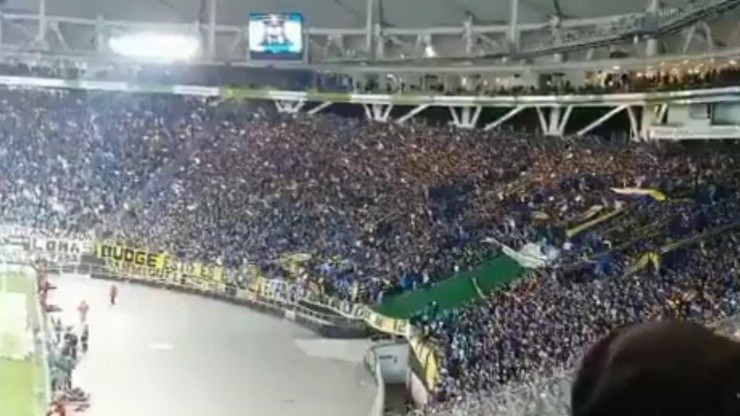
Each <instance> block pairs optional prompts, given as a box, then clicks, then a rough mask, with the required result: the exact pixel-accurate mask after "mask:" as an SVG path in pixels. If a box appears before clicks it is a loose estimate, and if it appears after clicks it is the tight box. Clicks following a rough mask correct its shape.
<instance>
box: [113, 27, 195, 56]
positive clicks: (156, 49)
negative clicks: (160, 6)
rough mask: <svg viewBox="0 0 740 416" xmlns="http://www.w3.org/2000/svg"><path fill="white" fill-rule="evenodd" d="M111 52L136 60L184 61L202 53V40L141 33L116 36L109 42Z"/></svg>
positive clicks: (186, 36) (177, 35)
mask: <svg viewBox="0 0 740 416" xmlns="http://www.w3.org/2000/svg"><path fill="white" fill-rule="evenodd" d="M108 45H109V46H110V48H111V50H112V51H113V52H115V53H117V54H119V55H124V56H130V57H134V58H145V59H156V60H165V61H182V60H187V59H192V58H194V57H196V56H197V55H198V52H199V51H200V38H199V37H197V36H192V35H184V34H176V33H169V34H168V33H156V32H140V33H127V34H122V35H118V36H114V37H112V38H110V39H109V40H108Z"/></svg>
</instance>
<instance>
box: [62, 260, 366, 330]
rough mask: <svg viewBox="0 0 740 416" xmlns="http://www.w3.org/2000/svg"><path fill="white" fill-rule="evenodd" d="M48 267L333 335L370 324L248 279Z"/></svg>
mask: <svg viewBox="0 0 740 416" xmlns="http://www.w3.org/2000/svg"><path fill="white" fill-rule="evenodd" d="M48 270H49V272H51V273H71V274H82V275H90V276H91V277H92V278H95V279H105V280H115V281H129V282H135V283H139V284H144V285H148V286H152V287H159V288H164V289H170V290H175V291H179V292H186V293H192V294H197V295H200V296H206V297H211V298H215V299H219V300H224V301H228V302H232V303H237V304H240V305H243V306H249V307H252V308H254V309H258V310H260V311H262V312H268V313H270V314H272V315H276V316H281V317H284V318H286V319H289V320H293V321H296V322H298V323H301V324H305V325H306V326H309V327H310V328H311V329H314V330H316V332H318V333H320V334H322V335H325V336H328V337H332V338H346V337H355V336H360V335H365V334H366V333H367V326H366V325H365V322H364V321H363V320H361V319H357V318H353V317H347V316H343V315H340V314H328V313H322V312H318V311H317V310H315V309H312V308H309V307H306V306H303V305H301V304H299V303H298V302H297V300H298V299H296V298H294V297H291V296H290V295H289V294H288V293H280V292H276V293H266V292H262V293H255V292H253V291H251V290H249V288H246V286H248V284H245V283H248V282H243V283H242V285H241V286H236V285H234V284H232V283H231V282H215V281H203V280H200V279H173V278H166V277H162V276H161V275H160V274H151V275H142V274H125V273H120V272H116V271H111V270H109V269H108V268H106V266H105V265H102V264H96V263H85V262H81V263H79V264H76V265H70V264H67V265H64V266H61V265H54V264H50V265H49V266H48Z"/></svg>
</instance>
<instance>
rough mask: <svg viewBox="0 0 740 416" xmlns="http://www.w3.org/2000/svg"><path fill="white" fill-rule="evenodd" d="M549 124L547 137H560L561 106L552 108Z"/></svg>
mask: <svg viewBox="0 0 740 416" xmlns="http://www.w3.org/2000/svg"><path fill="white" fill-rule="evenodd" d="M548 118H549V120H548V121H549V122H548V123H547V133H546V134H547V135H548V136H559V134H558V131H559V129H560V106H557V105H556V106H553V107H551V108H550V116H549V117H548Z"/></svg>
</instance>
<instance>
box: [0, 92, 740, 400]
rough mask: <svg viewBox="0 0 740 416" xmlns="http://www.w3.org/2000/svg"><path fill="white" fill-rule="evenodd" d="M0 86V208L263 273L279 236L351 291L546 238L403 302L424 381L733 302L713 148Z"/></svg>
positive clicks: (474, 376)
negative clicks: (433, 354) (483, 281)
mask: <svg viewBox="0 0 740 416" xmlns="http://www.w3.org/2000/svg"><path fill="white" fill-rule="evenodd" d="M2 104H3V107H4V109H5V111H4V112H3V114H2V115H0V143H2V146H0V219H1V220H2V222H3V223H12V224H18V225H28V226H33V227H36V228H44V229H51V230H54V229H64V230H66V231H68V232H82V233H91V232H94V233H95V234H97V235H98V236H99V237H103V238H105V237H109V238H115V239H119V240H123V241H124V242H127V243H130V244H134V245H139V246H143V247H147V248H150V249H162V250H167V251H168V252H170V253H173V254H175V255H177V256H178V257H181V258H183V259H188V260H201V261H207V262H216V263H220V264H223V265H225V266H227V267H232V268H241V267H244V266H246V265H250V266H251V267H252V268H255V269H257V270H259V272H260V273H261V274H263V275H266V276H267V277H272V278H280V277H285V276H286V275H291V273H292V272H294V270H287V269H286V268H285V267H284V264H283V263H282V262H280V261H278V260H279V259H281V258H285V257H286V256H293V258H299V259H300V260H299V262H300V263H301V266H302V267H300V268H299V270H300V274H301V275H299V276H290V277H293V278H297V279H298V281H307V280H311V282H313V283H315V284H317V286H319V287H320V288H321V290H323V291H324V293H326V294H328V295H331V296H335V297H338V298H341V299H346V300H351V301H354V302H365V303H375V302H377V301H379V300H381V298H382V297H383V296H385V295H388V294H389V293H393V292H397V291H399V290H407V289H410V288H413V287H416V286H418V285H424V284H433V283H434V282H435V281H438V280H440V279H444V278H447V277H449V276H450V275H452V274H454V273H456V272H459V271H462V270H466V269H469V268H471V267H474V266H476V265H478V264H480V263H481V262H482V261H484V260H486V259H488V258H490V257H491V256H492V255H494V253H496V251H497V250H498V244H502V243H503V244H506V245H508V246H511V247H513V248H519V247H521V246H523V245H524V244H525V243H527V242H532V241H537V242H540V243H541V244H543V245H546V246H548V247H551V248H554V249H556V251H557V252H559V253H560V255H559V256H558V257H557V259H554V260H553V262H552V263H551V264H550V266H549V267H548V268H546V269H544V270H541V271H538V272H536V273H534V275H533V276H530V277H529V278H527V279H525V280H524V281H522V282H520V283H516V284H514V285H513V286H512V287H509V288H508V290H503V291H499V292H496V293H495V294H494V295H492V297H491V298H490V299H489V300H488V301H487V302H483V303H482V304H481V303H479V304H476V305H470V306H469V307H467V308H464V309H462V310H460V311H457V312H449V311H445V312H443V313H441V314H439V315H433V316H426V317H424V319H422V320H421V323H420V325H421V327H422V328H423V331H424V333H425V335H426V336H427V337H428V339H429V340H430V341H432V342H433V344H434V345H436V346H437V347H438V348H439V350H440V352H441V353H442V354H441V356H442V357H444V361H443V363H442V364H443V365H442V368H443V377H442V380H441V382H440V384H439V385H438V386H435V387H436V389H437V396H438V399H440V400H443V399H448V398H452V397H455V398H459V397H465V396H467V395H468V394H471V393H473V392H475V391H479V390H481V389H487V390H491V389H493V390H496V389H501V388H503V386H504V385H510V384H512V383H520V382H526V381H528V380H530V379H531V378H532V377H535V376H537V377H540V376H542V375H543V374H547V373H549V372H552V371H553V369H554V368H560V367H562V366H567V365H568V364H570V363H572V361H573V360H574V359H575V358H577V354H578V351H580V350H581V349H582V348H583V347H584V346H585V345H587V344H588V343H589V342H592V341H593V340H594V339H595V337H598V336H600V335H602V334H603V333H604V332H605V331H606V330H608V329H609V328H612V327H614V326H618V325H621V324H624V323H628V322H633V321H639V320H646V319H654V318H660V317H667V316H681V317H684V318H690V319H701V320H714V319H719V318H721V317H723V316H726V315H729V314H732V313H735V312H736V311H737V301H738V297H737V295H736V291H735V288H736V283H735V279H736V278H737V273H738V264H737V258H740V257H739V256H738V255H737V254H734V255H733V254H729V253H737V251H738V244H737V239H738V238H740V235H738V232H737V229H736V228H733V227H734V226H735V225H736V224H737V222H738V221H740V218H738V213H739V212H740V210H738V205H737V202H738V201H737V189H738V185H740V184H739V183H738V181H739V180H740V175H738V172H737V170H736V166H738V165H737V157H736V155H735V152H732V151H719V152H718V151H714V150H701V151H691V152H688V151H686V149H684V148H683V147H682V146H678V145H676V146H663V147H658V146H653V145H650V146H648V145H627V144H624V143H605V142H602V141H599V140H595V139H594V140H590V139H589V140H582V141H579V142H577V143H576V142H570V141H556V140H548V141H543V140H537V138H532V137H528V136H525V135H518V134H515V133H508V134H503V133H500V132H482V131H467V130H456V129H453V128H448V127H431V126H427V125H422V124H413V123H412V124H408V125H406V126H399V125H394V124H374V123H366V122H364V121H361V120H357V119H351V118H340V117H338V116H333V115H324V116H313V117H310V118H304V117H300V116H291V117H287V118H286V117H281V116H278V115H274V114H271V113H270V112H269V111H267V110H265V109H264V108H261V107H259V106H258V105H257V104H254V103H233V102H226V103H216V102H211V101H209V100H206V99H201V98H186V97H171V96H151V95H122V94H112V93H100V94H86V93H80V92H67V91H46V90H45V91H39V90H20V89H18V90H6V91H4V94H3V98H2ZM615 186H616V187H638V188H642V189H646V188H647V189H658V190H660V191H662V192H663V193H665V194H666V195H668V200H667V201H661V200H656V198H655V197H654V196H653V197H651V196H648V195H642V196H639V197H625V196H620V195H617V194H615V193H614V192H612V191H611V189H610V188H611V187H615ZM605 213H615V216H614V218H612V219H610V220H608V221H604V222H603V223H597V224H596V225H594V226H593V227H590V228H588V229H586V230H582V231H581V232H578V233H575V234H569V233H568V232H567V230H569V229H572V228H574V227H577V226H578V225H579V224H582V223H584V222H586V221H589V220H591V219H593V218H595V217H598V216H600V215H604V214H605ZM646 253H651V254H655V256H653V257H650V259H652V260H651V264H648V265H646V264H642V265H641V266H640V267H637V266H638V265H639V262H636V259H640V258H641V256H643V255H644V254H646ZM657 258H660V260H656V259H657Z"/></svg>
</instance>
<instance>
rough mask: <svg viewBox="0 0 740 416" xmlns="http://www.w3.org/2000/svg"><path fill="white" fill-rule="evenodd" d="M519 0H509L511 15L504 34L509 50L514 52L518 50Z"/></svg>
mask: <svg viewBox="0 0 740 416" xmlns="http://www.w3.org/2000/svg"><path fill="white" fill-rule="evenodd" d="M518 26H519V0H511V15H510V16H509V30H508V32H507V34H506V40H507V41H508V43H509V50H510V51H511V52H516V51H518V50H519V27H518Z"/></svg>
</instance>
